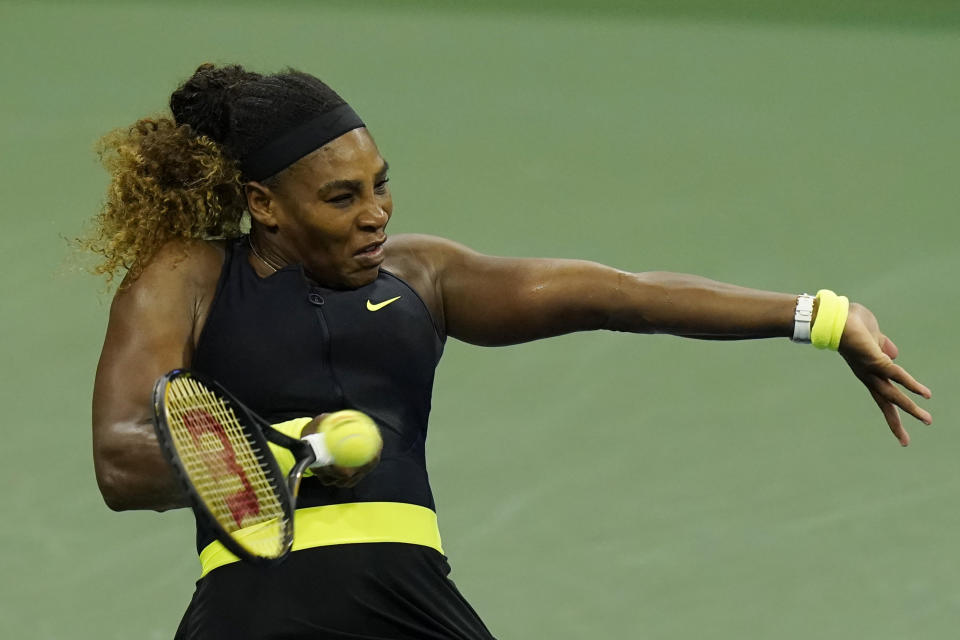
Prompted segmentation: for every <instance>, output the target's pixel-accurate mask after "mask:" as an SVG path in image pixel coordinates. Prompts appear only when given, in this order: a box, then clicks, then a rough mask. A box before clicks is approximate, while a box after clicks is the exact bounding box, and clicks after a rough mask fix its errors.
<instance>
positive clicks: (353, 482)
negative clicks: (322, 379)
mask: <svg viewBox="0 0 960 640" xmlns="http://www.w3.org/2000/svg"><path fill="white" fill-rule="evenodd" d="M329 415H330V414H329V413H321V414H320V415H318V416H316V417H315V418H314V419H313V420H311V421H310V422H308V423H307V425H306V426H305V427H304V428H303V431H302V432H301V434H300V437H303V436H306V435H310V434H311V433H319V432H320V424H321V423H322V422H323V420H324V418H326V417H327V416H329ZM381 451H382V449H381ZM381 451H378V452H377V455H376V456H374V458H373V460H371V461H370V462H368V463H367V464H365V465H363V466H362V467H341V466H338V465H335V464H331V465H327V466H325V467H318V468H316V469H312V470H311V471H310V473H312V474H313V475H314V476H316V477H317V478H319V479H320V482H322V483H323V484H325V485H327V486H329V487H339V488H341V489H349V488H352V487H355V486H357V484H358V483H359V482H360V481H361V480H363V478H364V477H365V476H366V475H367V474H368V473H370V472H371V471H373V469H374V467H376V466H377V464H379V463H380V453H381Z"/></svg>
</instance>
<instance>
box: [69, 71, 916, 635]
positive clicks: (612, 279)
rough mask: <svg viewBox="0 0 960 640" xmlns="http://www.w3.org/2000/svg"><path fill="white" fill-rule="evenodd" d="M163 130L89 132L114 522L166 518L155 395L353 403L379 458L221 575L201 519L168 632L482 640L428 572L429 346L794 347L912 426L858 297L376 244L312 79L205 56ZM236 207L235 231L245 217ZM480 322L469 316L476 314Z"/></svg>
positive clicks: (333, 480)
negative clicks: (662, 341)
mask: <svg viewBox="0 0 960 640" xmlns="http://www.w3.org/2000/svg"><path fill="white" fill-rule="evenodd" d="M170 108H171V111H172V117H159V118H152V119H144V120H140V121H138V122H137V123H136V124H134V125H133V126H131V127H129V128H126V129H122V130H118V131H116V132H114V133H112V134H109V135H108V136H106V137H105V138H104V140H103V141H102V157H103V160H104V163H105V165H106V166H107V168H108V169H109V171H110V172H111V173H112V176H113V182H112V184H111V186H110V189H109V192H108V196H107V200H106V203H105V205H104V207H103V209H102V211H101V212H100V214H99V216H98V217H97V224H96V230H95V232H94V234H93V235H92V236H91V237H90V238H88V239H87V245H88V246H89V248H90V249H92V250H94V251H96V252H98V253H99V254H101V255H102V257H103V261H102V263H101V265H100V267H99V272H100V273H102V274H105V275H106V276H107V277H108V278H112V277H114V276H115V275H117V274H120V273H125V277H124V279H123V282H122V284H121V285H120V287H119V289H118V290H117V293H116V295H115V298H114V301H113V305H112V308H111V311H110V320H109V326H108V328H107V335H106V340H105V343H104V346H103V352H102V355H101V359H100V364H99V367H98V369H97V376H96V387H95V391H94V404H93V436H94V462H95V465H96V472H97V479H98V482H99V485H100V488H101V491H102V493H103V496H104V499H105V500H106V502H107V504H108V505H109V506H110V507H111V508H113V509H116V510H124V509H154V510H160V511H162V510H166V509H174V508H179V507H183V506H186V500H185V498H184V496H183V495H182V493H181V491H180V489H179V487H178V484H177V482H176V480H175V478H174V477H173V475H172V473H171V470H170V468H169V467H168V466H167V464H166V462H165V461H164V458H163V456H162V455H161V452H160V451H159V450H158V447H157V443H156V440H155V438H154V435H153V428H152V426H151V407H150V394H151V389H152V386H153V383H154V381H155V380H156V379H157V378H158V377H159V376H160V375H161V374H163V373H165V372H167V371H168V370H170V369H173V368H176V367H191V368H193V369H195V370H198V371H200V372H202V373H205V374H207V375H209V376H211V377H212V378H214V379H216V380H218V381H219V382H220V383H222V384H223V385H224V386H225V387H226V388H227V389H230V390H231V391H232V392H233V393H234V394H235V395H237V396H238V397H239V398H240V399H241V400H242V401H243V402H244V403H245V404H246V405H248V406H249V407H250V408H251V409H252V410H254V411H255V412H257V413H259V414H260V415H261V416H263V417H265V418H267V419H269V420H270V421H271V422H281V421H285V420H289V419H292V418H298V417H302V416H312V415H317V414H321V413H324V412H330V411H334V410H338V409H345V408H352V409H358V410H360V411H364V412H366V413H368V414H370V415H371V416H373V417H374V419H375V420H376V421H377V423H378V424H379V425H380V427H381V429H382V431H383V435H384V447H383V452H382V456H381V459H380V461H379V464H377V465H376V466H374V467H373V468H369V469H364V470H362V471H361V472H360V473H356V474H351V473H349V472H347V471H346V470H334V471H333V472H332V474H331V475H329V476H327V477H325V478H308V479H306V480H305V481H304V483H303V486H302V490H301V499H300V501H299V503H298V507H299V515H298V518H299V519H298V525H297V526H298V531H297V548H299V549H300V550H298V551H294V552H293V553H292V554H291V555H290V557H289V558H288V559H287V560H286V561H285V562H284V563H282V564H281V565H280V567H278V568H275V569H270V570H266V569H261V568H258V567H256V566H252V565H248V564H245V563H240V562H237V561H236V560H235V558H233V557H232V556H231V555H230V554H229V553H228V552H226V550H225V549H224V548H223V547H222V546H221V545H220V543H218V542H217V541H215V540H214V537H213V536H212V535H211V533H210V532H209V531H206V530H204V529H203V528H202V527H201V528H200V529H199V530H198V533H197V545H198V552H199V554H200V561H201V578H200V580H199V581H198V583H197V588H196V592H195V594H194V597H193V600H192V602H191V603H190V605H189V608H188V609H187V612H186V614H185V615H184V617H183V620H182V622H181V624H180V627H179V630H178V632H177V638H204V639H211V638H233V639H236V638H258V639H259V638H312V639H318V638H344V639H345V638H352V639H360V638H366V639H381V638H382V639H386V638H390V639H394V640H396V639H398V638H417V639H419V640H423V639H426V638H438V639H439V638H462V639H480V638H491V637H492V636H491V634H490V632H489V631H488V630H487V629H486V627H485V626H484V624H483V623H482V622H481V620H480V618H479V617H478V616H477V614H476V613H475V612H474V611H473V609H472V608H471V607H470V605H469V604H468V603H467V602H466V600H464V598H463V597H462V596H461V595H460V593H459V592H458V591H457V588H456V587H455V586H454V584H453V583H452V582H451V581H450V580H449V579H448V578H447V574H448V572H449V567H448V565H447V561H446V558H445V557H444V555H443V548H442V546H441V541H440V535H439V532H438V530H437V520H436V515H435V507H434V501H433V497H432V494H431V490H430V486H429V483H428V480H427V469H426V462H425V458H424V440H425V438H426V433H427V422H428V417H429V412H430V401H431V393H432V385H433V378H434V371H435V368H436V366H437V363H438V361H439V359H440V355H441V352H442V350H443V345H444V341H445V340H446V338H447V337H448V336H452V337H454V338H458V339H460V340H463V341H466V342H470V343H473V344H478V345H503V344H513V343H519V342H526V341H530V340H536V339H540V338H546V337H550V336H556V335H560V334H564V333H569V332H572V331H585V330H596V329H607V330H614V331H629V332H634V333H671V334H674V335H679V336H690V337H697V338H717V339H731V338H734V339H738V338H793V339H794V340H795V341H797V342H811V341H812V342H813V343H814V344H815V345H817V346H821V347H825V348H832V349H835V350H838V351H839V352H840V355H842V356H843V358H844V359H845V360H846V362H847V364H848V365H849V366H850V368H851V369H852V371H853V373H854V375H856V376H857V377H858V378H859V379H860V380H861V381H862V382H863V384H864V385H865V386H866V388H867V390H868V391H869V393H870V394H871V395H872V396H873V399H874V401H875V402H876V404H877V405H878V406H879V408H880V410H881V411H882V413H883V415H884V418H885V420H886V422H887V424H888V425H889V428H890V429H891V431H892V432H893V435H894V436H895V437H896V438H897V439H898V440H899V441H900V443H901V444H902V445H907V444H908V442H909V437H908V435H907V432H906V430H905V429H904V427H903V425H902V424H901V421H900V417H899V414H898V410H897V408H898V407H899V408H900V409H902V410H903V411H905V412H906V413H908V414H910V415H911V416H913V417H915V418H917V419H919V420H920V421H922V422H924V423H928V424H929V423H930V421H931V416H930V414H929V413H928V412H927V411H925V410H924V409H922V408H920V407H919V406H918V405H917V404H916V403H915V402H914V400H912V399H911V397H910V396H909V395H908V394H907V393H905V391H909V392H912V393H914V394H918V395H920V396H923V397H925V398H928V397H930V392H929V390H928V389H927V388H926V387H924V386H923V385H922V384H920V383H919V382H917V381H916V380H914V378H913V377H911V376H910V374H909V373H907V372H906V371H905V370H904V369H903V368H901V367H900V366H898V365H896V364H894V362H893V359H894V358H895V357H896V356H897V347H896V346H895V345H894V343H893V342H892V341H891V340H890V339H889V338H887V337H886V336H885V335H884V334H883V333H881V331H880V329H879V327H878V325H877V321H876V320H875V318H874V316H873V314H872V313H871V312H870V311H869V310H867V309H866V308H865V307H863V306H862V305H859V304H855V303H849V302H848V301H847V299H846V298H844V297H842V296H838V295H836V294H834V293H832V292H830V291H827V290H823V291H821V292H820V293H819V295H817V296H808V295H798V294H795V293H772V292H767V291H757V290H752V289H745V288H742V287H737V286H733V285H729V284H722V283H719V282H714V281H711V280H707V279H704V278H701V277H697V276H691V275H682V274H676V273H626V272H623V271H619V270H616V269H613V268H610V267H606V266H603V265H600V264H595V263H592V262H583V261H576V260H545V259H521V258H500V257H491V256H486V255H481V254H478V253H476V252H474V251H471V250H470V249H468V248H467V247H464V246H462V245H459V244H457V243H455V242H451V241H449V240H445V239H442V238H436V237H430V236H421V235H409V236H396V237H392V238H390V239H389V240H388V239H387V234H386V228H387V223H388V222H389V221H390V217H391V215H392V214H393V201H392V199H391V196H390V188H389V185H388V180H389V178H388V165H387V162H386V160H385V159H384V158H383V156H382V155H381V154H380V152H379V150H378V149H377V145H376V143H375V142H374V140H373V138H372V137H371V135H370V133H369V131H368V130H367V128H366V127H365V126H364V123H363V121H362V120H361V119H360V117H359V116H358V115H357V114H356V113H355V112H354V111H353V109H351V108H350V106H348V105H347V104H346V103H345V102H344V101H343V100H342V99H341V98H340V96H338V95H337V94H336V93H335V92H334V91H332V90H331V89H330V88H329V87H327V86H326V85H325V84H324V83H323V82H321V81H320V80H318V79H316V78H314V77H312V76H310V75H307V74H304V73H300V72H297V71H292V70H290V71H285V72H282V73H278V74H273V75H261V74H257V73H253V72H250V71H247V70H245V69H244V68H242V67H239V66H226V67H214V66H212V65H203V66H201V67H200V68H199V69H198V70H197V71H196V73H194V75H193V76H192V77H191V78H189V79H188V80H187V81H186V82H185V83H184V84H183V85H182V86H180V87H179V88H178V89H177V90H176V91H174V93H173V95H172V96H171V98H170ZM247 215H249V222H250V231H249V234H243V233H241V222H242V221H243V219H244V216H247ZM478 309H480V310H482V312H478Z"/></svg>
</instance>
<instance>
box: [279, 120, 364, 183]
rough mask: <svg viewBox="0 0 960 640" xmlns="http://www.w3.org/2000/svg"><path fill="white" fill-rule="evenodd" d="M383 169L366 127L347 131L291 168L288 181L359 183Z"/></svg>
mask: <svg viewBox="0 0 960 640" xmlns="http://www.w3.org/2000/svg"><path fill="white" fill-rule="evenodd" d="M381 168H383V158H382V157H381V156H380V150H379V149H377V144H376V143H375V142H374V141H373V137H372V136H371V135H370V132H368V131H367V129H366V127H361V128H359V129H354V130H352V131H348V132H346V133H345V134H343V135H342V136H340V137H339V138H334V139H333V140H331V141H330V142H328V143H327V144H325V145H323V146H322V147H320V148H319V149H317V150H316V151H314V152H312V153H310V154H309V155H307V156H304V157H303V158H302V159H301V160H299V161H298V162H297V163H296V164H295V165H294V166H293V167H291V172H290V174H291V176H290V177H291V178H294V179H295V180H297V181H301V180H302V181H306V182H309V183H314V184H316V183H320V182H327V181H330V180H362V179H364V178H368V177H370V176H371V175H373V174H375V173H377V172H378V171H380V169H381Z"/></svg>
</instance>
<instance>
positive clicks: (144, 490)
mask: <svg viewBox="0 0 960 640" xmlns="http://www.w3.org/2000/svg"><path fill="white" fill-rule="evenodd" d="M211 251H212V252H213V254H211V253H210V252H211ZM216 253H217V252H216V250H214V249H211V248H209V247H201V246H200V245H194V246H193V247H192V248H184V247H183V246H171V247H165V248H164V249H163V250H161V252H160V253H159V255H158V256H156V258H155V259H154V260H152V261H151V263H150V264H149V265H148V266H147V267H146V269H145V270H144V272H143V274H142V275H141V276H140V278H138V279H137V280H136V281H135V282H133V283H131V284H130V285H129V286H126V287H121V289H120V290H119V291H118V292H117V294H116V296H115V297H114V300H113V304H112V306H111V309H110V321H109V324H108V326H107V335H106V339H105V341H104V345H103V351H102V353H101V356H100V364H99V365H98V367H97V376H96V382H95V385H94V394H93V459H94V467H95V469H96V474H97V483H98V484H99V486H100V491H101V493H102V494H103V498H104V500H105V501H106V503H107V505H108V506H110V508H111V509H115V510H124V509H156V510H158V511H163V510H166V509H172V508H176V507H182V506H185V505H186V501H185V498H184V496H183V495H182V494H181V491H180V488H179V486H178V485H177V484H176V481H175V478H174V477H173V474H172V471H171V469H170V467H169V466H168V464H167V462H166V460H165V459H164V458H163V455H162V453H161V452H160V449H159V446H158V445H157V441H156V437H155V436H154V432H153V425H152V422H151V415H152V413H151V392H152V390H153V384H154V382H155V381H156V379H157V378H158V377H159V376H160V375H162V374H164V373H166V372H167V371H169V370H170V369H173V368H176V367H183V366H187V365H188V364H189V363H190V360H191V357H192V354H193V344H194V343H193V339H194V335H195V332H196V330H197V327H198V325H199V322H198V320H199V315H200V313H199V311H200V309H201V307H202V306H203V302H204V296H205V295H206V292H207V291H208V290H209V285H208V284H206V283H205V282H204V279H205V275H206V274H209V273H210V271H211V268H213V269H214V273H215V272H216V270H217V269H216V266H215V262H216V260H217V256H216ZM206 279H209V277H207V278H206ZM214 287H215V284H214Z"/></svg>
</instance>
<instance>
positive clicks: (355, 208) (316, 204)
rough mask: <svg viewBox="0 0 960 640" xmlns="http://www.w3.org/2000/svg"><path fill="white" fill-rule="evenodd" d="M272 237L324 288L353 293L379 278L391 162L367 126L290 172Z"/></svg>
mask: <svg viewBox="0 0 960 640" xmlns="http://www.w3.org/2000/svg"><path fill="white" fill-rule="evenodd" d="M273 194H274V196H275V201H274V204H275V207H276V209H275V217H276V220H277V234H276V235H275V236H274V238H273V239H274V240H275V241H276V244H277V246H278V248H279V249H280V250H281V251H282V252H283V254H284V255H285V257H287V258H288V259H291V260H295V261H297V262H300V263H301V264H303V265H304V267H305V269H306V271H307V273H308V274H309V275H310V276H311V277H312V278H314V279H316V280H317V282H319V283H320V284H321V285H324V286H328V287H331V288H346V289H354V288H357V287H361V286H363V285H366V284H369V283H371V282H373V281H374V280H376V279H377V275H378V274H379V270H380V263H382V262H383V257H384V255H383V246H382V245H383V243H384V241H385V240H386V239H387V236H386V233H385V229H386V226H387V222H389V221H390V215H391V213H392V212H393V199H392V198H391V196H390V190H389V189H388V188H387V163H386V161H385V160H384V159H383V157H382V156H381V155H380V152H379V151H378V150H377V145H376V144H375V143H374V141H373V138H372V137H370V134H369V133H368V132H367V130H366V128H360V129H354V130H353V131H349V132H347V133H345V134H343V135H342V136H340V137H339V138H336V139H334V140H332V141H330V142H328V143H327V144H325V145H324V146H323V147H321V148H319V149H317V150H316V151H314V152H313V153H311V154H310V155H308V156H306V157H305V158H303V159H301V160H300V161H299V162H297V163H296V164H295V165H293V166H292V167H290V169H289V170H288V171H287V172H286V175H285V176H283V177H282V180H281V182H280V184H279V186H278V188H277V189H275V190H273Z"/></svg>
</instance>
